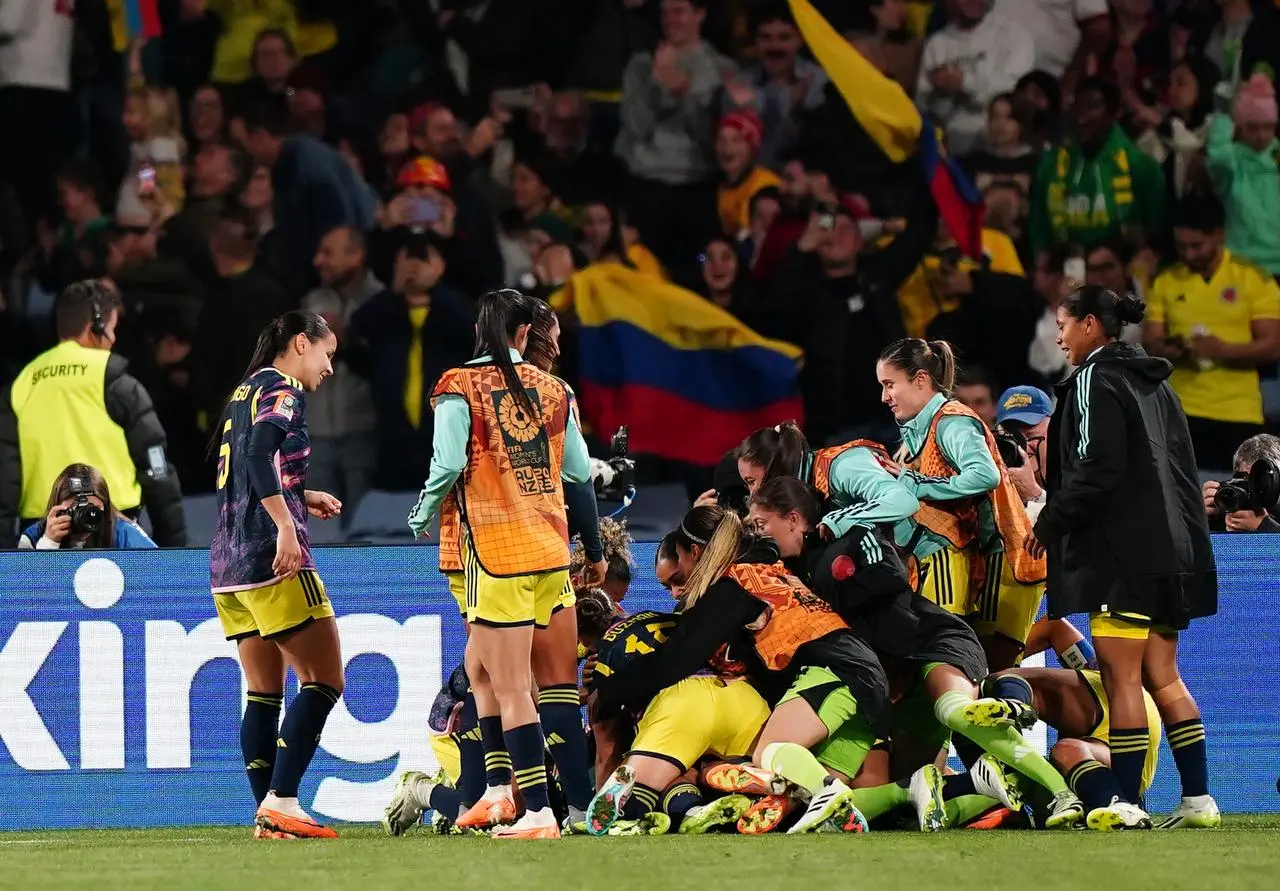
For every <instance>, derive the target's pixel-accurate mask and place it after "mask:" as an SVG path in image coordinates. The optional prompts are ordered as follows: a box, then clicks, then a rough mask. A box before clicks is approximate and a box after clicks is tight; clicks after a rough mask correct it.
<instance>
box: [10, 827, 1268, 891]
mask: <svg viewBox="0 0 1280 891" xmlns="http://www.w3.org/2000/svg"><path fill="white" fill-rule="evenodd" d="M340 831H342V832H343V837H342V838H341V839H338V840H336V841H317V842H301V841H298V842H292V841H289V842H269V841H254V840H253V839H252V838H251V837H250V835H251V830H249V829H232V828H217V829H210V828H193V829H166V830H139V831H114V830H113V831H105V830H104V831H83V832H35V833H32V832H24V833H4V834H0V888H15V889H19V888H20V889H46V888H48V889H54V888H56V889H68V888H87V889H92V891H108V889H116V888H121V889H125V888H128V889H139V888H156V889H173V891H205V889H210V891H214V889H217V891H221V889H228V891H270V889H277V888H278V889H282V891H346V889H351V891H390V889H400V888H404V889H414V891H435V889H442V888H472V889H487V888H493V889H501V891H508V889H509V891H576V889H579V888H581V889H591V891H602V889H603V891H627V889H655V891H656V889H692V891H738V889H743V888H765V889H791V888H794V889H818V891H822V889H831V891H837V889H845V888H857V889H868V891H871V889H876V891H882V889H883V891H933V889H938V891H968V889H973V891H1005V889H1008V891H1089V889H1107V888H1117V889H1121V888H1122V889H1125V891H1146V889H1151V891H1182V889H1187V891H1217V889H1221V891H1250V889H1267V891H1274V889H1276V888H1277V887H1280V817H1229V818H1228V819H1227V821H1226V826H1225V827H1224V828H1223V829H1221V830H1217V831H1194V830H1182V831H1177V830H1175V831H1171V832H1144V833H1127V834H1126V833H1115V834H1111V835H1101V834H1098V833H1092V832H1086V831H1078V832H1066V833H1049V832H1015V831H997V832H979V831H973V830H957V831H953V832H949V833H945V834H942V835H938V836H921V835H918V834H915V833H909V832H881V833H872V834H870V835H867V836H859V837H852V836H832V835H822V836H805V837H800V838H786V837H770V836H764V837H760V838H743V837H740V836H739V837H734V836H703V837H680V836H676V837H669V836H668V837H662V838H604V839H594V838H568V839H562V840H560V841H558V842H552V841H545V842H517V841H495V840H492V839H485V838H465V837H443V838H442V837H438V836H429V835H421V834H418V835H409V836H407V837H405V838H400V839H389V838H386V837H385V836H383V835H382V832H381V830H379V829H377V828H375V827H366V826H349V827H345V829H341V830H340Z"/></svg>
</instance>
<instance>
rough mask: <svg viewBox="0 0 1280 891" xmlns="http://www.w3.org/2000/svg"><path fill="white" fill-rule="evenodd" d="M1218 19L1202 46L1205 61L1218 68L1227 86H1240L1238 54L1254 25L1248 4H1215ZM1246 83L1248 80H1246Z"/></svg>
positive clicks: (1244, 0) (1241, 0)
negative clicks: (1228, 84) (1237, 84)
mask: <svg viewBox="0 0 1280 891" xmlns="http://www.w3.org/2000/svg"><path fill="white" fill-rule="evenodd" d="M1218 8H1219V12H1220V14H1221V19H1220V20H1219V21H1218V23H1217V24H1216V25H1214V26H1213V31H1212V32H1210V34H1209V40H1208V41H1207V42H1206V43H1205V45H1204V57H1205V58H1206V59H1207V60H1208V61H1209V62H1211V63H1212V64H1214V65H1216V66H1217V67H1218V70H1219V71H1221V72H1222V76H1223V77H1224V78H1225V79H1226V80H1227V82H1228V83H1231V84H1236V83H1239V82H1240V81H1241V80H1242V78H1241V76H1240V50H1241V47H1242V46H1243V44H1244V37H1245V35H1246V34H1247V33H1248V32H1249V25H1251V24H1252V23H1253V7H1252V5H1251V3H1250V0H1218ZM1245 79H1247V78H1245Z"/></svg>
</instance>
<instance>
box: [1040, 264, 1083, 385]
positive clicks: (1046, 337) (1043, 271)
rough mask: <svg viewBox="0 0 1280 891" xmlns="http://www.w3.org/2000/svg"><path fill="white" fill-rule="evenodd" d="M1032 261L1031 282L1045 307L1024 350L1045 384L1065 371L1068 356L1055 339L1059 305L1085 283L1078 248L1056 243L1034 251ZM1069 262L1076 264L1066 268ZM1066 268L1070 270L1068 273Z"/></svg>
mask: <svg viewBox="0 0 1280 891" xmlns="http://www.w3.org/2000/svg"><path fill="white" fill-rule="evenodd" d="M1035 264H1036V266H1035V276H1034V279H1033V284H1034V286H1035V291H1036V294H1037V295H1038V296H1039V297H1040V299H1041V300H1042V301H1044V302H1043V304H1042V306H1043V307H1044V308H1043V310H1041V313H1040V319H1039V321H1038V322H1037V323H1036V331H1035V335H1034V336H1033V338H1032V340H1031V346H1030V348H1029V349H1028V351H1027V367H1028V368H1029V369H1030V370H1031V372H1032V373H1033V374H1034V375H1037V376H1038V377H1039V379H1040V380H1042V381H1044V383H1045V386H1046V387H1051V386H1053V385H1054V384H1057V383H1058V382H1059V381H1061V380H1062V378H1063V377H1065V376H1066V373H1067V359H1066V356H1064V355H1063V353H1062V346H1061V345H1060V344H1059V343H1058V307H1059V306H1061V305H1062V301H1063V300H1064V299H1066V296H1067V295H1068V294H1069V293H1071V291H1073V290H1074V289H1075V288H1078V287H1079V286H1080V285H1082V284H1084V278H1085V274H1084V261H1083V260H1082V259H1081V257H1080V254H1079V249H1077V248H1073V247H1070V246H1068V245H1061V244H1058V245H1052V246H1050V247H1049V248H1048V249H1047V250H1044V251H1041V252H1040V253H1039V254H1037V255H1036V257H1035ZM1072 265H1075V266H1077V267H1079V268H1078V269H1070V270H1069V269H1068V267H1070V266H1072ZM1068 271H1070V272H1072V273H1073V274H1072V275H1067V272H1068Z"/></svg>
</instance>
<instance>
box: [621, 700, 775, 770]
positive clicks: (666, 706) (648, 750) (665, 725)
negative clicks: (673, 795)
mask: <svg viewBox="0 0 1280 891" xmlns="http://www.w3.org/2000/svg"><path fill="white" fill-rule="evenodd" d="M768 720H769V706H768V705H767V704H766V703H765V701H764V700H763V699H762V698H761V697H760V694H759V693H757V692H756V689H755V687H752V686H751V685H750V684H749V683H747V681H746V680H744V679H742V678H735V679H733V680H724V679H723V678H716V677H693V678H685V679H684V680H683V681H680V682H679V683H678V684H676V685H675V686H672V687H668V688H667V689H665V690H663V691H662V692H661V693H659V694H658V695H657V696H655V697H653V701H652V702H650V703H649V707H648V708H647V709H645V710H644V715H643V716H642V717H641V718H640V723H639V724H638V725H637V726H636V739H635V742H634V743H632V746H631V751H630V752H629V753H628V754H629V755H646V756H648V757H650V758H660V759H662V760H663V761H666V762H668V763H670V764H674V765H675V766H676V767H678V768H679V769H680V771H681V772H682V773H683V772H684V771H686V770H688V769H689V768H690V767H692V766H693V765H694V764H695V763H696V762H697V760H698V759H699V758H701V757H702V756H703V755H707V754H711V755H715V756H719V757H721V758H740V757H746V756H749V755H750V754H751V752H752V748H753V747H754V746H755V742H756V737H758V736H759V735H760V729H761V728H762V727H764V724H765V722H766V721H768Z"/></svg>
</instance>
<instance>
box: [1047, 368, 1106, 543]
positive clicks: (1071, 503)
mask: <svg viewBox="0 0 1280 891" xmlns="http://www.w3.org/2000/svg"><path fill="white" fill-rule="evenodd" d="M1097 368H1098V366H1090V367H1086V368H1085V370H1084V371H1083V372H1081V373H1080V376H1079V377H1078V378H1077V380H1076V388H1077V389H1076V391H1075V392H1073V394H1072V397H1073V398H1075V399H1076V400H1077V403H1078V405H1079V407H1080V427H1079V430H1077V431H1076V442H1075V444H1074V445H1073V448H1074V449H1075V451H1076V462H1075V465H1074V466H1073V467H1064V468H1063V474H1062V483H1061V486H1060V488H1059V489H1058V491H1056V492H1053V493H1051V494H1050V496H1049V500H1048V502H1047V503H1046V504H1045V506H1044V509H1043V510H1041V511H1040V516H1039V518H1038V519H1037V520H1036V524H1035V537H1036V538H1037V539H1038V540H1039V541H1040V542H1042V543H1048V542H1051V541H1057V540H1058V539H1060V538H1061V537H1062V536H1064V535H1066V534H1067V533H1068V532H1070V531H1071V530H1072V529H1077V528H1079V527H1081V526H1083V525H1084V524H1086V523H1091V522H1096V517H1097V512H1098V511H1099V510H1101V509H1102V507H1103V505H1104V504H1106V502H1107V499H1109V498H1110V497H1111V496H1112V495H1113V494H1114V492H1115V489H1116V486H1118V485H1119V483H1120V480H1121V478H1122V477H1124V475H1125V473H1126V472H1127V470H1128V452H1129V446H1128V435H1127V432H1126V430H1127V428H1126V419H1125V414H1124V409H1123V408H1122V407H1121V405H1120V399H1119V397H1118V396H1117V395H1116V393H1115V392H1114V391H1113V390H1112V389H1111V387H1109V386H1108V385H1107V383H1106V381H1105V380H1104V379H1103V378H1101V377H1100V376H1099V375H1098V374H1097Z"/></svg>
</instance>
